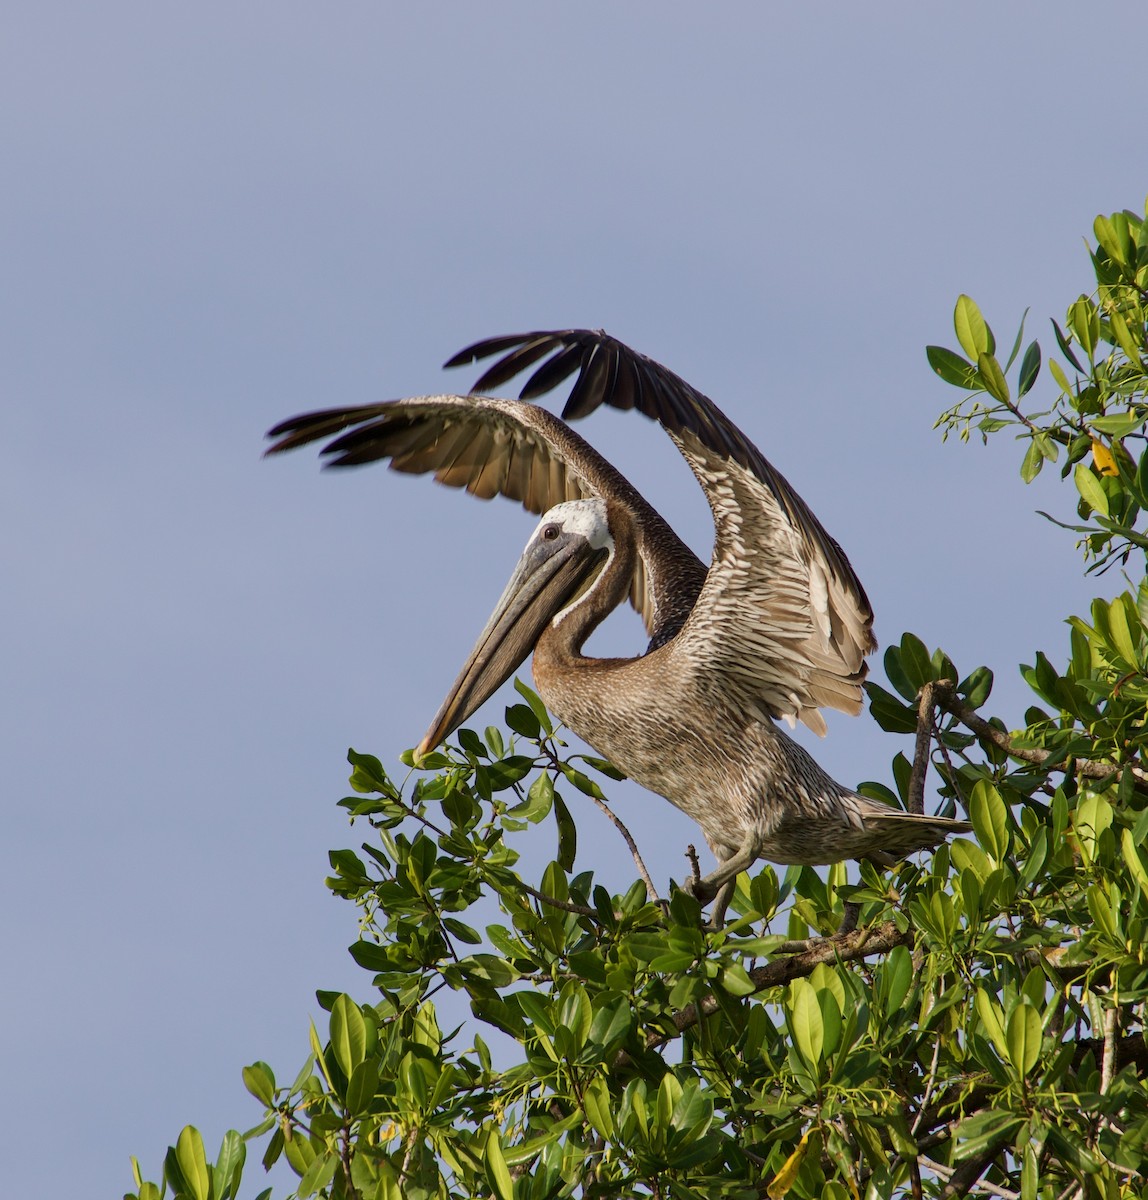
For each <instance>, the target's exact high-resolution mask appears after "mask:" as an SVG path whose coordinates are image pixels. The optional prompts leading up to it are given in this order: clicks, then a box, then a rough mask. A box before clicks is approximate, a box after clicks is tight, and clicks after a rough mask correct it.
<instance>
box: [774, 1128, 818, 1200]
mask: <svg viewBox="0 0 1148 1200" xmlns="http://www.w3.org/2000/svg"><path fill="white" fill-rule="evenodd" d="M808 1146H809V1130H808V1129H807V1130H806V1131H805V1132H804V1133H803V1134H802V1135H801V1141H800V1142H798V1143H797V1149H796V1150H794V1152H793V1153H792V1154H791V1155H790V1156H789V1157H788V1158H787V1159H786V1160H785V1162H784V1163H782V1165H781V1170H780V1171H778V1173H777V1174H776V1175H775V1176H774V1177H773V1182H772V1183H771V1184H770V1185H769V1187H768V1188H767V1189H766V1193H765V1194H766V1195H767V1196H768V1197H769V1200H780V1197H782V1196H784V1195H785V1193H786V1192H788V1191H789V1189H790V1188H791V1187H793V1185H794V1184H795V1183H796V1182H797V1172H798V1171H800V1170H801V1160H802V1159H803V1158H804V1157H805V1151H806V1150H807V1149H808Z"/></svg>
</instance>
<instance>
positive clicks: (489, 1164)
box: [484, 1129, 514, 1200]
mask: <svg viewBox="0 0 1148 1200" xmlns="http://www.w3.org/2000/svg"><path fill="white" fill-rule="evenodd" d="M484 1158H485V1160H486V1172H487V1176H486V1177H487V1181H488V1182H489V1183H490V1184H491V1186H492V1187H493V1188H494V1191H495V1194H496V1195H497V1196H498V1200H514V1180H513V1179H511V1177H510V1168H509V1167H508V1166H507V1165H506V1158H505V1156H504V1155H503V1153H502V1141H501V1139H500V1137H499V1134H498V1130H497V1129H492V1130H491V1131H490V1133H489V1134H488V1135H487V1139H486V1153H485V1155H484Z"/></svg>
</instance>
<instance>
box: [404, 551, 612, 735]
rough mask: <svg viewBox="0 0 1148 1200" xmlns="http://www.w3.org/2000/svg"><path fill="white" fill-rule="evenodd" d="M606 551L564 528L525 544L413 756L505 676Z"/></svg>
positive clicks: (591, 575) (459, 721) (490, 692)
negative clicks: (557, 534)
mask: <svg viewBox="0 0 1148 1200" xmlns="http://www.w3.org/2000/svg"><path fill="white" fill-rule="evenodd" d="M606 557H607V554H606V551H605V550H604V549H600V550H595V549H594V548H593V547H591V546H590V544H589V543H588V542H587V541H586V540H585V539H584V538H581V537H572V536H570V535H569V534H563V535H562V536H561V537H560V538H559V539H558V540H557V541H554V542H532V543H531V544H530V545H529V546H527V548H526V550H525V551H524V553H523V555H522V557H521V558H520V559H519V560H518V566H516V567H515V568H514V574H513V575H511V577H510V582H509V583H508V584H507V585H506V590H505V591H504V592H503V593H502V597H501V599H500V600H499V601H498V604H497V606H496V607H495V610H494V612H493V613H492V614H491V617H490V620H489V621H487V623H486V628H485V629H483V631H482V633H481V634H479V637H478V641H477V642H475V645H474V649H473V650H472V651H471V652H470V656H469V657H468V658H467V660H466V663H465V664H464V665H463V668H462V670H461V671H460V672H459V676H458V678H457V679H456V680H455V681H454V686H453V687H452V688H451V689H450V692H449V694H448V695H447V698H446V699H445V700H444V701H443V703H442V707H441V708H440V709H439V710H438V712H437V714H436V715H435V718H434V721H433V722H432V723H431V727H430V729H428V730H427V732H426V736H425V737H424V738H423V740H422V741H421V742H420V743H419V744H418V748H417V749H416V750H415V755H416V757H420V758H421V757H422V755H424V754H427V753H429V752H430V751H431V750H433V749H434V748H435V747H436V746H438V745H439V744H440V743H441V742H443V741H445V739H446V738H448V737H450V735H451V734H452V733H453V732H454V731H455V730H456V729H457V728H458V727H459V726H460V725H461V724H462V723H463V721H465V720H466V719H467V717H469V716H470V715H471V713H473V712H474V711H475V710H476V709H477V708H478V707H479V706H480V705H481V704H482V703H483V702H484V701H485V700H488V699H489V698H490V697H491V696H492V695H493V694H494V693H495V692H496V691H497V690H498V689H499V688H500V687H501V686H502V685H503V684H504V683H505V682H506V680H507V679H509V678H510V676H511V675H512V674H513V673H514V671H516V670H517V669H518V667H520V666H521V665H522V663H523V662H524V661H525V660H526V658H527V656H528V655H529V654H530V653H531V651H532V650H533V649H534V646H535V644H536V643H537V641H538V639H539V638H540V637H541V636H542V632H543V630H544V629H545V628H546V626H547V625H549V623H550V622H551V621H552V620H553V618H554V617H555V616H557V615H558V613H560V612H561V611H562V609H563V608H565V607H566V606H567V605H568V604H569V603H570V602H571V601H572V600H573V599H574V598H575V597H576V596H578V594H579V593H580V592H582V591H584V590H585V589H586V587H587V586H588V585H589V584H590V583H591V582H592V581H593V578H594V575H595V574H596V573H597V572H598V570H599V569H600V567H601V565H602V563H603V562H604V561H605V559H606Z"/></svg>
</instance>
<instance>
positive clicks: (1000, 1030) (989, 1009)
mask: <svg viewBox="0 0 1148 1200" xmlns="http://www.w3.org/2000/svg"><path fill="white" fill-rule="evenodd" d="M973 1004H974V1006H975V1008H976V1010H977V1016H978V1017H980V1019H981V1028H982V1029H984V1031H985V1033H987V1034H988V1035H989V1040H990V1041H991V1042H992V1044H993V1045H994V1046H995V1047H996V1048H997V1053H998V1054H1000V1056H1001V1058H1004V1059H1008V1058H1009V1045H1008V1042H1007V1041H1006V1040H1005V1032H1004V1025H1003V1024H1002V1023H1001V1013H1000V1008H999V1006H998V1005H997V1004H996V1003H995V1002H994V1001H993V1000H992V999H991V997H990V996H989V994H988V992H986V991H985V989H984V988H980V987H979V988H977V990H976V992H975V993H974V995H973Z"/></svg>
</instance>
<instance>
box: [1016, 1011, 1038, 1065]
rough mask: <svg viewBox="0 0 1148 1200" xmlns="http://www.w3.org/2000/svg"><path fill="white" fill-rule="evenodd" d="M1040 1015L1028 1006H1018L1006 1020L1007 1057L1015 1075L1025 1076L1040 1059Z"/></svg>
mask: <svg viewBox="0 0 1148 1200" xmlns="http://www.w3.org/2000/svg"><path fill="white" fill-rule="evenodd" d="M1040 1040H1041V1028H1040V1014H1039V1013H1038V1012H1037V1011H1036V1009H1035V1008H1033V1007H1032V1006H1031V1005H1029V1004H1018V1005H1017V1006H1016V1008H1014V1009H1013V1010H1012V1016H1011V1017H1009V1019H1008V1056H1009V1061H1010V1062H1011V1063H1012V1065H1013V1066H1014V1067H1015V1068H1016V1070H1017V1073H1018V1074H1020V1075H1022V1076H1024V1075H1027V1074H1028V1073H1029V1072H1030V1071H1031V1070H1032V1069H1033V1067H1035V1066H1036V1061H1037V1059H1038V1058H1039V1057H1040Z"/></svg>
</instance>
